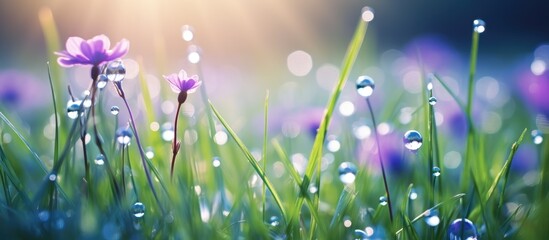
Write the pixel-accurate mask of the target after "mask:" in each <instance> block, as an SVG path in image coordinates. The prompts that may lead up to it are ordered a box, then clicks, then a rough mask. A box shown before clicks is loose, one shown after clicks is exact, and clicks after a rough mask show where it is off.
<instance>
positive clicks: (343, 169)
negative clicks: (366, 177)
mask: <svg viewBox="0 0 549 240" xmlns="http://www.w3.org/2000/svg"><path fill="white" fill-rule="evenodd" d="M356 171H357V169H356V166H355V165H354V164H353V163H350V162H342V163H341V164H340V165H339V168H338V172H339V180H340V181H341V182H342V183H344V184H351V183H354V182H355V179H356Z"/></svg>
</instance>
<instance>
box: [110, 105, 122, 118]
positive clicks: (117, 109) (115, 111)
mask: <svg viewBox="0 0 549 240" xmlns="http://www.w3.org/2000/svg"><path fill="white" fill-rule="evenodd" d="M119 112H120V108H118V106H112V107H111V114H112V115H114V116H116V115H118V113H119Z"/></svg>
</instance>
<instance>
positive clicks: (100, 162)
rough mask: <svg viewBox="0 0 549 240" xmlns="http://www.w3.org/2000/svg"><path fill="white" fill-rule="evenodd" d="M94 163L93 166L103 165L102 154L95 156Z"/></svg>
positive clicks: (103, 158) (103, 157)
mask: <svg viewBox="0 0 549 240" xmlns="http://www.w3.org/2000/svg"><path fill="white" fill-rule="evenodd" d="M94 162H95V164H97V165H100V166H101V165H103V164H105V156H103V154H99V155H97V157H96V158H95V160H94Z"/></svg>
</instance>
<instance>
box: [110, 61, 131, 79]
mask: <svg viewBox="0 0 549 240" xmlns="http://www.w3.org/2000/svg"><path fill="white" fill-rule="evenodd" d="M106 75H107V78H108V79H109V80H110V81H113V82H120V81H122V80H124V78H125V77H126V68H125V67H124V63H122V61H121V60H118V61H114V62H110V63H109V65H108V66H107V70H106Z"/></svg>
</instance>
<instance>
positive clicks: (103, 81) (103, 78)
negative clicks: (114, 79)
mask: <svg viewBox="0 0 549 240" xmlns="http://www.w3.org/2000/svg"><path fill="white" fill-rule="evenodd" d="M108 81H109V78H108V77H107V75H105V74H99V76H98V77H97V88H98V89H103V88H105V86H107V82H108Z"/></svg>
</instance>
